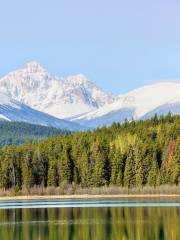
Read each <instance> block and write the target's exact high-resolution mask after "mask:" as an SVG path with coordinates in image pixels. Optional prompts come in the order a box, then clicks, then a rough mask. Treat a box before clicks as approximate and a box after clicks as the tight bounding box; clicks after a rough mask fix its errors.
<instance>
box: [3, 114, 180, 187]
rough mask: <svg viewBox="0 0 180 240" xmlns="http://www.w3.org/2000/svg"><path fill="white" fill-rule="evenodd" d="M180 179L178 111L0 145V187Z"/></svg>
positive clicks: (156, 182)
mask: <svg viewBox="0 0 180 240" xmlns="http://www.w3.org/2000/svg"><path fill="white" fill-rule="evenodd" d="M179 183H180V116H174V117H172V116H170V115H168V116H166V117H160V118H159V119H158V118H157V116H155V117H154V118H152V119H151V120H147V121H138V122H134V121H132V122H131V123H128V122H125V123H124V124H122V125H120V124H113V125H112V126H111V127H110V128H101V129H97V130H95V131H92V132H90V131H89V132H82V133H73V134H72V135H64V136H58V137H50V138H48V139H46V140H43V141H41V142H40V143H39V144H38V145H37V144H32V143H28V144H24V145H21V146H9V147H6V148H3V149H1V150H0V187H1V188H4V189H9V188H11V187H15V186H16V188H18V189H21V188H22V187H24V188H27V189H29V188H31V187H33V186H37V185H41V186H44V187H47V186H55V187H56V186H63V185H64V184H74V185H80V186H82V187H92V186H104V185H116V186H125V187H128V188H132V187H141V186H143V185H150V186H158V185H162V184H176V185H178V184H179Z"/></svg>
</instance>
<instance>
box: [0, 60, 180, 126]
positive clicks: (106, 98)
mask: <svg viewBox="0 0 180 240" xmlns="http://www.w3.org/2000/svg"><path fill="white" fill-rule="evenodd" d="M0 93H3V94H6V95H7V96H8V97H9V98H10V99H12V101H17V102H18V103H21V104H24V106H25V108H27V107H30V108H31V109H33V110H34V111H37V115H38V112H41V113H44V114H48V117H49V118H50V119H51V120H50V121H54V120H52V117H54V118H55V119H56V120H55V122H56V121H60V120H61V119H65V120H66V121H68V123H69V124H70V122H71V123H72V124H80V125H83V126H88V128H89V127H90V128H91V127H92V128H96V127H100V126H104V125H105V126H107V125H111V124H112V123H113V122H123V121H124V120H125V119H127V120H131V119H132V118H133V119H135V120H138V119H144V118H147V117H151V116H152V114H155V113H157V114H162V115H163V114H166V113H167V112H169V111H170V112H171V111H172V114H180V106H179V102H180V82H178V81H177V80H176V81H158V82H154V83H151V84H146V85H144V86H142V87H139V88H136V89H134V90H131V91H129V92H127V93H126V94H119V95H113V94H108V93H105V92H104V91H103V90H102V89H101V88H100V87H98V86H96V85H95V84H94V83H92V82H91V81H90V80H89V79H87V77H86V76H85V75H83V74H78V75H75V76H69V77H58V76H55V75H52V74H49V73H48V71H47V70H46V69H45V68H43V67H42V66H41V65H40V64H39V63H37V62H35V61H34V62H29V63H27V64H26V65H25V66H24V67H23V68H21V69H19V70H16V71H13V72H10V73H9V74H8V75H6V76H4V77H3V78H1V79H0ZM0 100H1V106H2V101H3V97H1V96H0ZM15 105H16V104H15ZM17 105H18V104H17ZM16 107H17V106H16ZM1 108H2V107H1ZM1 111H2V109H1ZM34 113H35V112H34ZM0 114H1V112H0ZM0 117H1V119H2V118H4V120H8V116H7V115H3V114H1V115H0ZM37 121H38V120H37ZM75 129H76V128H75ZM69 130H72V129H69Z"/></svg>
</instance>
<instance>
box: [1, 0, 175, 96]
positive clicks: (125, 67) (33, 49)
mask: <svg viewBox="0 0 180 240" xmlns="http://www.w3.org/2000/svg"><path fill="white" fill-rule="evenodd" d="M179 12H180V1H179V0H147V1H144V0H136V1H134V0H126V1H125V0H16V1H12V0H5V1H4V0H0V77H2V76H4V75H5V74H7V73H8V72H9V71H12V70H15V69H17V68H20V67H22V66H23V65H25V63H27V62H29V61H34V60H35V61H37V62H40V63H41V64H42V65H43V66H44V67H45V68H46V69H47V70H48V71H49V72H50V73H52V74H56V75H60V76H67V75H74V74H78V73H83V74H85V75H86V76H87V77H88V78H89V79H90V80H91V81H93V82H94V83H96V84H97V85H99V86H100V87H102V88H103V89H104V90H106V91H107V92H112V93H125V92H127V91H129V90H131V89H134V88H136V87H139V86H142V85H144V84H148V83H152V82H155V81H161V80H167V81H169V80H174V79H175V80H176V81H179V80H178V79H180V14H179Z"/></svg>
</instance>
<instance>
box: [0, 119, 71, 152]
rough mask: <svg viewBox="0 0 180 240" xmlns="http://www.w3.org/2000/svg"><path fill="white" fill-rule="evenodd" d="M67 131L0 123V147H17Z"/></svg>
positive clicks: (24, 124)
mask: <svg viewBox="0 0 180 240" xmlns="http://www.w3.org/2000/svg"><path fill="white" fill-rule="evenodd" d="M65 132H67V131H64V130H61V129H57V128H54V127H46V126H40V125H34V124H29V123H23V122H8V121H0V147H3V146H7V145H13V144H14V145H19V144H22V143H25V142H27V141H37V140H42V139H43V138H47V137H49V136H57V135H61V134H64V133H65Z"/></svg>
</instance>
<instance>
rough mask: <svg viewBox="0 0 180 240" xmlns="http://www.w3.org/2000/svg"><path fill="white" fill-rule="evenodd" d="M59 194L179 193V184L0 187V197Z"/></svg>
mask: <svg viewBox="0 0 180 240" xmlns="http://www.w3.org/2000/svg"><path fill="white" fill-rule="evenodd" d="M51 195H53V196H56V195H57V196H58V195H59V196H60V195H67V196H68V195H104V196H106V195H113V196H115V195H180V186H175V185H173V186H171V185H162V186H158V187H151V186H144V187H139V188H125V187H117V186H108V187H107V186H104V187H92V188H82V187H80V186H76V185H68V184H67V185H65V186H63V187H47V188H44V187H41V186H36V187H33V188H31V189H29V190H27V189H26V188H23V189H22V190H18V189H16V188H12V189H9V190H7V191H3V190H2V189H0V197H11V196H12V197H13V196H51Z"/></svg>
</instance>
